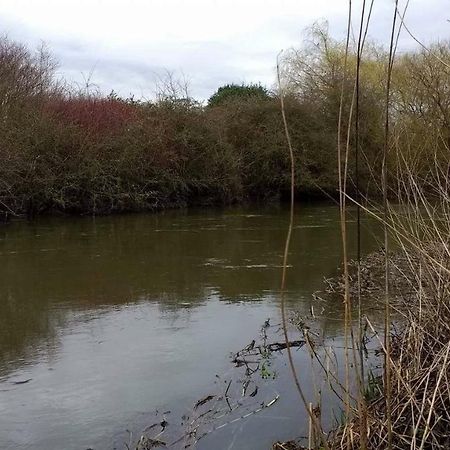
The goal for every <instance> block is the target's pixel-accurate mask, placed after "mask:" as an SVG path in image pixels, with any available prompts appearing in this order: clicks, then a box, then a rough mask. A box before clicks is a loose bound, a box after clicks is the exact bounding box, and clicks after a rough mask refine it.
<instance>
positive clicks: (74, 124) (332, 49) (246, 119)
mask: <svg viewBox="0 0 450 450" xmlns="http://www.w3.org/2000/svg"><path fill="white" fill-rule="evenodd" d="M449 48H450V47H449V45H448V44H447V43H441V44H439V45H436V46H435V47H433V48H432V51H431V52H425V51H419V52H413V53H406V54H403V55H401V57H399V58H398V60H397V64H396V66H395V71H394V74H393V87H392V99H393V101H392V104H391V107H390V110H389V113H390V115H391V123H392V127H393V130H394V133H393V136H396V139H395V146H394V147H395V149H396V154H395V155H394V154H392V155H390V161H389V163H390V164H391V165H392V168H393V170H392V171H391V172H390V173H391V174H394V175H395V173H396V160H397V161H398V158H397V156H398V155H399V154H400V155H404V156H408V158H411V160H414V165H413V166H414V167H415V169H416V170H417V171H418V172H421V173H424V174H426V173H427V170H429V168H430V166H431V165H433V164H435V163H436V162H439V163H442V164H446V163H447V161H448V151H449V144H450V125H449V123H450V103H449V98H450V96H449V95H448V94H449V92H450V84H449V83H450V82H449V80H450V77H449V73H448V67H450V56H449V55H450V50H449ZM353 53H354V52H353V50H352V51H351V52H350V57H349V60H348V65H347V69H346V70H345V67H344V57H345V47H344V46H343V44H342V43H340V42H338V41H335V40H333V39H331V38H330V37H329V35H328V33H327V31H326V29H325V28H323V27H315V28H313V30H312V32H311V35H310V38H309V41H307V43H306V45H305V46H304V47H303V48H302V50H291V51H290V52H287V53H285V58H284V60H283V61H282V64H281V68H282V82H283V87H284V90H285V92H286V97H285V104H286V113H287V118H288V123H289V129H290V133H291V135H292V142H293V146H294V152H295V156H296V171H297V180H296V189H297V191H298V192H300V193H302V194H306V195H324V194H331V195H336V194H337V185H338V183H337V161H336V150H335V149H336V144H337V121H338V115H339V104H340V97H341V89H342V83H343V80H345V81H346V82H345V83H344V97H345V99H346V101H345V102H344V104H345V105H346V107H345V109H344V111H343V118H344V120H343V123H342V129H343V130H347V129H349V130H351V136H352V138H351V139H350V142H349V144H350V154H349V159H348V164H349V182H348V183H349V188H348V191H349V192H350V193H351V191H352V187H353V188H354V184H355V183H354V176H355V172H354V170H355V148H354V145H355V142H354V132H353V131H354V127H355V123H354V114H353V116H352V117H351V119H350V121H349V119H348V118H349V117H350V114H349V113H350V110H349V107H348V105H349V104H351V99H352V98H354V80H355V58H354V56H353ZM442 62H444V64H442ZM55 67H56V66H55V64H54V63H53V61H52V58H51V56H50V55H49V54H48V52H46V51H45V49H40V51H38V52H36V53H33V52H31V51H29V50H28V49H26V48H25V47H24V46H22V45H20V44H17V43H14V42H11V41H9V40H8V39H6V38H3V39H0V119H1V120H0V142H1V147H0V158H1V162H2V164H1V165H0V211H3V214H5V213H7V214H12V215H14V214H16V215H24V214H27V215H29V216H32V215H36V214H41V213H44V212H55V211H60V212H69V213H80V214H99V213H111V212H116V211H117V212H119V211H130V210H134V211H137V210H152V209H157V208H166V207H171V206H179V205H190V204H199V203H202V204H223V203H230V202H239V201H243V200H251V199H267V198H280V197H282V196H283V195H284V194H285V193H287V192H288V191H289V183H290V180H289V170H288V167H289V160H288V152H287V149H286V139H285V134H284V129H283V124H282V119H281V114H280V102H279V98H278V97H277V95H276V93H275V94H270V95H269V93H268V92H267V90H266V89H265V88H263V87H261V86H259V85H249V86H245V85H242V86H239V85H227V86H224V87H222V88H219V90H218V91H217V92H216V94H214V95H213V96H212V97H211V99H210V101H209V104H208V105H207V106H202V105H201V104H200V103H198V102H196V101H194V100H193V99H191V98H189V97H188V95H187V92H186V91H185V90H184V89H181V88H179V85H178V84H176V82H175V80H174V79H173V78H170V80H169V81H170V82H169V83H168V84H167V85H164V86H165V91H164V92H163V95H159V96H158V97H157V100H156V101H154V102H137V101H134V100H132V99H128V100H124V99H120V98H118V97H117V96H116V95H114V94H112V95H110V96H107V97H103V96H101V95H90V94H89V93H86V92H83V93H76V92H75V93H74V92H73V91H72V90H71V89H68V88H67V86H65V85H63V84H61V83H58V82H57V81H56V80H55V77H54V70H55ZM385 71H386V53H385V52H384V51H383V50H382V49H380V48H377V47H376V46H375V45H373V44H369V43H366V47H365V53H364V59H363V62H362V65H361V80H360V103H359V117H360V123H359V143H360V153H361V162H360V174H359V175H360V183H361V186H362V187H363V191H364V193H372V194H373V193H374V194H377V189H378V188H379V186H380V182H379V177H380V172H381V171H380V167H381V157H380V155H381V151H382V148H383V126H384V114H385V112H384V111H385V106H384V105H385V95H384V94H383V89H384V83H385ZM167 86H168V87H167ZM180 86H181V85H180ZM342 136H343V138H342V139H343V142H342V144H343V145H345V136H346V133H342ZM424 178H425V175H424Z"/></svg>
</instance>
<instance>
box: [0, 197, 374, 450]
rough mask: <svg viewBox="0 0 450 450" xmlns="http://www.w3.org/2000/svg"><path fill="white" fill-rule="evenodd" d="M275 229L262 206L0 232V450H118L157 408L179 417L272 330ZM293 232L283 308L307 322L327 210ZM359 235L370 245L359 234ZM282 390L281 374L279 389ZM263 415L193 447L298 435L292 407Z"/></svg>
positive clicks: (325, 324)
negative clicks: (233, 359) (268, 324)
mask: <svg viewBox="0 0 450 450" xmlns="http://www.w3.org/2000/svg"><path fill="white" fill-rule="evenodd" d="M287 224H288V212H287V211H286V210H284V209H278V208H274V209H264V210H258V211H255V210H249V209H227V210H211V211H176V212H165V213H160V214H154V215H129V216H118V217H101V218H95V219H92V218H84V219H45V220H39V221H37V222H34V223H25V222H24V223H14V224H11V225H9V226H5V227H3V228H0V267H1V270H0V417H1V427H0V448H2V449H3V448H11V449H12V448H14V449H16V448H17V449H28V448H33V449H37V450H40V449H53V448H55V449H57V448H58V449H59V448H64V449H87V448H95V449H96V450H97V449H103V448H104V449H111V448H124V445H123V442H124V440H125V437H124V433H125V430H126V429H129V430H132V431H134V432H136V433H137V432H138V431H139V430H140V429H142V428H143V427H145V426H146V424H148V420H149V415H151V414H154V412H155V410H156V409H158V408H160V409H161V408H165V409H177V408H178V409H179V410H180V411H181V410H183V408H189V407H190V406H191V405H192V404H193V402H195V401H196V400H198V399H199V398H201V397H202V396H203V395H204V393H205V392H206V391H208V389H210V387H211V385H212V384H213V383H214V377H215V375H216V374H224V373H226V371H229V370H230V361H229V358H228V355H229V353H230V352H231V351H233V350H236V349H239V348H242V347H243V345H245V344H247V343H248V342H250V341H251V339H252V338H253V337H254V336H255V335H256V334H257V333H258V330H259V328H260V325H261V324H262V323H263V322H264V321H265V320H266V319H267V318H268V317H271V318H274V319H272V320H275V321H276V320H278V319H277V318H278V315H279V312H278V310H279V307H278V295H277V292H278V287H279V284H280V270H281V269H280V265H281V262H282V251H283V246H284V239H285V234H286V228H287ZM295 225H296V226H295V229H294V234H293V240H292V247H291V255H290V258H289V264H290V267H289V272H288V283H287V288H288V295H287V299H288V302H289V306H290V307H291V308H295V309H296V310H298V311H300V312H301V313H302V312H304V313H306V312H307V311H309V309H310V307H311V305H312V302H313V299H312V297H311V293H312V292H314V291H315V290H318V289H321V288H322V280H323V277H328V276H332V275H334V274H335V273H336V268H337V266H338V265H339V261H340V253H341V249H340V247H341V244H340V241H339V228H338V227H339V225H338V209H337V208H336V207H332V206H314V207H300V208H299V210H298V212H297V216H296V219H295ZM366 225H368V224H366ZM349 227H350V232H351V228H352V227H354V223H349ZM372 230H373V227H372ZM363 238H364V239H363V240H364V242H363V243H364V246H365V248H366V249H370V248H372V247H374V246H375V245H376V244H375V239H374V237H373V236H372V233H371V232H369V230H368V229H366V232H365V233H364V236H363ZM351 250H353V249H351ZM340 314H341V304H340V302H329V304H326V311H325V312H324V315H323V318H322V319H320V322H319V323H318V326H319V327H320V329H321V332H322V333H323V334H324V335H325V336H326V337H327V338H329V339H332V338H339V336H340V335H341V329H342V324H341V323H340V321H339V320H336V319H337V318H338V317H339V316H340ZM284 376H285V377H286V380H284V381H283V382H281V381H280V380H283V377H284ZM305 377H307V375H306V374H305ZM28 379H30V381H29V382H27V383H25V384H14V383H15V382H17V381H25V380H28ZM288 383H289V380H288V379H287V374H285V375H283V370H280V378H279V381H278V384H279V386H278V388H279V387H280V386H281V385H283V386H284V385H286V384H288ZM283 389H287V388H286V387H283ZM289 397H292V394H291V395H289ZM276 408H277V409H275V407H274V409H273V410H271V411H270V412H267V414H265V415H264V414H263V415H261V416H260V417H259V418H258V419H256V418H251V419H250V420H249V421H248V423H246V425H245V427H246V428H245V431H243V425H242V424H239V426H236V427H234V428H233V427H230V428H229V429H225V428H224V429H223V430H221V431H220V432H217V433H216V436H218V437H213V435H211V437H210V438H209V437H208V439H205V443H204V444H202V445H203V446H204V448H213V447H214V448H228V447H229V446H230V445H231V443H232V442H233V441H232V439H234V440H236V436H238V435H239V433H241V434H246V435H247V436H249V435H250V436H251V438H249V439H247V440H245V439H244V438H242V437H239V439H240V445H238V446H237V447H236V448H242V449H243V448H248V449H257V448H258V449H262V448H268V447H269V445H270V443H271V442H272V441H273V440H276V439H279V438H283V437H291V436H293V435H298V434H299V430H300V432H301V429H302V427H304V420H305V419H304V417H299V415H298V414H297V412H298V405H297V404H296V403H295V402H293V400H292V399H291V401H290V402H289V401H287V400H286V399H284V400H283V401H280V402H279V404H277V406H276ZM295 408H297V410H296V409H295ZM274 416H276V417H278V419H276V418H274ZM255 417H256V416H255ZM270 418H272V419H271V420H272V423H273V422H276V424H275V425H274V426H273V427H266V428H265V429H264V431H263V432H261V431H260V432H258V433H256V435H255V434H254V433H255V430H256V429H259V428H261V426H265V425H264V424H263V422H264V420H265V422H264V423H265V424H267V423H268V421H269V420H270ZM281 418H284V419H281ZM140 427H141V428H140ZM239 427H241V431H239ZM214 439H220V441H217V440H216V441H215V443H214ZM230 439H231V440H230ZM227 440H230V441H229V442H230V444H226V445H225V444H223V445H224V446H223V447H222V444H220V445H219V444H218V442H222V443H224V442H228V441H227ZM199 448H201V446H199Z"/></svg>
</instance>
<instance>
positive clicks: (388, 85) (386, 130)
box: [382, 0, 398, 449]
mask: <svg viewBox="0 0 450 450" xmlns="http://www.w3.org/2000/svg"><path fill="white" fill-rule="evenodd" d="M397 8H398V0H395V9H394V17H393V19H392V29H391V39H390V44H389V61H388V73H387V81H386V110H385V125H384V146H383V162H382V189H383V219H384V226H383V233H384V251H385V258H384V263H385V264H384V270H385V273H384V276H385V321H384V322H385V329H384V341H385V348H386V353H385V359H384V378H385V397H386V420H387V429H388V449H392V411H391V403H392V399H391V370H390V362H389V361H390V354H391V340H390V329H391V317H390V315H391V312H390V299H389V234H388V227H387V226H386V223H387V221H388V167H387V154H388V147H389V132H390V130H389V125H390V123H389V106H390V93H391V78H392V67H393V64H394V55H395V54H394V37H395V27H396V19H397Z"/></svg>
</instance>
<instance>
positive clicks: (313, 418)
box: [277, 52, 329, 450]
mask: <svg viewBox="0 0 450 450" xmlns="http://www.w3.org/2000/svg"><path fill="white" fill-rule="evenodd" d="M280 54H281V52H280ZM280 54H278V56H277V80H278V88H279V94H280V106H281V116H282V118H283V126H284V132H285V135H286V142H287V145H288V149H289V160H290V166H291V167H290V169H291V171H290V172H291V180H290V181H291V198H290V212H289V227H288V231H287V235H286V242H285V246H284V253H283V270H282V275H281V286H280V296H281V302H280V304H281V322H282V328H283V335H284V340H285V343H286V350H287V354H288V361H289V367H290V370H291V373H292V377H293V379H294V383H295V386H296V388H297V391H298V393H299V395H300V399H301V401H302V403H303V406H304V408H305V410H306V411H307V412H308V415H309V418H310V420H311V423H312V426H313V428H314V430H315V431H317V434H318V435H320V440H321V442H322V445H323V447H324V449H326V450H329V447H328V443H327V441H326V438H325V437H324V434H323V433H322V429H321V427H320V424H319V422H318V420H317V417H316V416H315V414H314V413H313V411H312V410H311V409H310V408H309V405H308V402H307V401H306V397H305V394H304V392H303V389H302V387H301V385H300V381H299V378H298V375H297V371H296V369H295V365H294V360H293V357H292V351H291V348H290V346H289V336H288V332H287V320H286V299H285V289H286V277H287V264H288V255H289V247H290V243H291V236H292V229H293V225H294V202H295V159H294V150H293V147H292V141H291V135H290V133H289V126H288V123H287V119H286V109H285V105H284V93H283V88H282V85H281V76H280V63H279V58H280Z"/></svg>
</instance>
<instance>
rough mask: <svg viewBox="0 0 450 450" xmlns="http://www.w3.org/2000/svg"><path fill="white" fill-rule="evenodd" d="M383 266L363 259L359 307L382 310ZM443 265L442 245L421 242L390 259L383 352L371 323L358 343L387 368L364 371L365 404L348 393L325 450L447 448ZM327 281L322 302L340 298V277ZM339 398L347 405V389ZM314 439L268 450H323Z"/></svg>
mask: <svg viewBox="0 0 450 450" xmlns="http://www.w3.org/2000/svg"><path fill="white" fill-rule="evenodd" d="M435 231H438V230H435ZM384 262H385V254H384V251H382V250H381V251H378V252H375V253H372V254H369V255H368V256H367V257H364V258H363V259H362V260H361V264H360V274H361V289H360V293H361V298H362V299H363V302H364V303H367V301H368V300H369V301H372V303H373V305H374V306H375V305H376V304H378V307H379V308H385V307H386V305H385V301H384V298H385V283H384ZM449 263H450V255H449V253H448V248H447V247H446V246H445V245H444V243H443V242H442V241H440V242H439V241H429V240H427V241H426V242H423V243H422V244H421V245H420V246H419V245H415V246H412V247H411V246H409V247H403V248H400V249H397V250H396V252H395V253H392V254H391V255H390V258H389V277H390V280H391V282H390V296H389V299H390V301H389V305H390V313H389V314H390V321H391V323H392V327H391V329H390V331H389V338H388V347H386V340H385V339H384V338H383V333H382V332H379V330H377V329H376V328H377V327H376V326H375V325H374V322H373V319H371V317H370V315H367V316H366V315H364V316H363V318H362V320H363V328H364V330H365V331H364V335H363V342H362V343H361V342H359V345H362V346H363V348H364V353H365V354H366V352H367V350H366V345H367V342H368V339H369V338H368V336H369V335H370V336H371V339H372V340H375V341H376V344H377V346H378V351H377V352H378V354H381V355H386V354H388V355H389V357H388V365H387V366H386V363H385V364H384V369H383V370H378V374H377V372H376V369H374V367H371V366H370V364H368V365H367V367H366V369H365V370H366V373H367V374H368V375H367V379H365V381H364V389H363V392H364V395H363V397H362V398H359V399H358V394H357V391H356V392H352V393H351V397H353V399H354V400H352V403H351V405H350V410H349V411H350V414H351V416H350V419H349V420H347V421H345V420H344V422H343V424H341V425H339V426H337V427H336V428H335V429H333V430H332V431H331V432H329V431H327V432H326V436H327V437H326V438H325V445H326V446H327V447H328V448H329V449H332V450H357V449H358V450H359V449H362V448H366V449H374V450H375V449H384V448H393V449H404V448H426V449H447V448H449V446H450V438H449V431H450V416H449V414H448V411H449V408H450V397H449V395H448V390H449V386H450V358H449V356H450V352H449V350H450V325H449V324H450V308H449V303H448V298H449V294H450V291H449V286H450V264H449ZM350 266H351V271H350V293H351V295H352V297H353V298H357V297H356V295H357V292H358V287H357V270H356V263H355V262H352V263H351V264H350ZM325 281H326V285H327V287H326V289H325V295H333V296H338V297H340V298H342V295H343V293H344V277H343V276H339V277H336V278H331V279H327V280H325ZM355 314H356V311H355ZM354 333H357V329H354ZM355 342H357V341H355ZM366 357H367V356H366ZM352 361H353V359H352ZM385 361H386V360H385ZM349 364H350V367H351V366H353V363H350V362H349ZM355 367H356V369H352V370H359V369H358V365H357V364H356V366H355ZM386 367H388V369H386ZM386 370H389V379H388V378H387V375H386V373H387V372H386ZM324 376H325V374H324ZM341 388H343V385H341ZM341 394H342V398H345V395H346V391H345V389H342V391H341ZM342 408H343V409H345V408H346V407H345V406H344V405H343V406H342ZM318 417H319V416H318ZM313 435H315V438H313V439H312V442H316V444H313V445H312V446H304V445H305V444H304V442H301V441H295V440H294V441H287V442H277V443H275V444H274V445H273V450H305V449H306V448H320V449H322V448H326V447H324V446H323V445H324V444H320V442H321V439H320V438H318V437H317V436H318V435H320V433H319V434H318V431H314V430H313ZM389 441H390V444H389ZM321 445H322V446H321Z"/></svg>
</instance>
